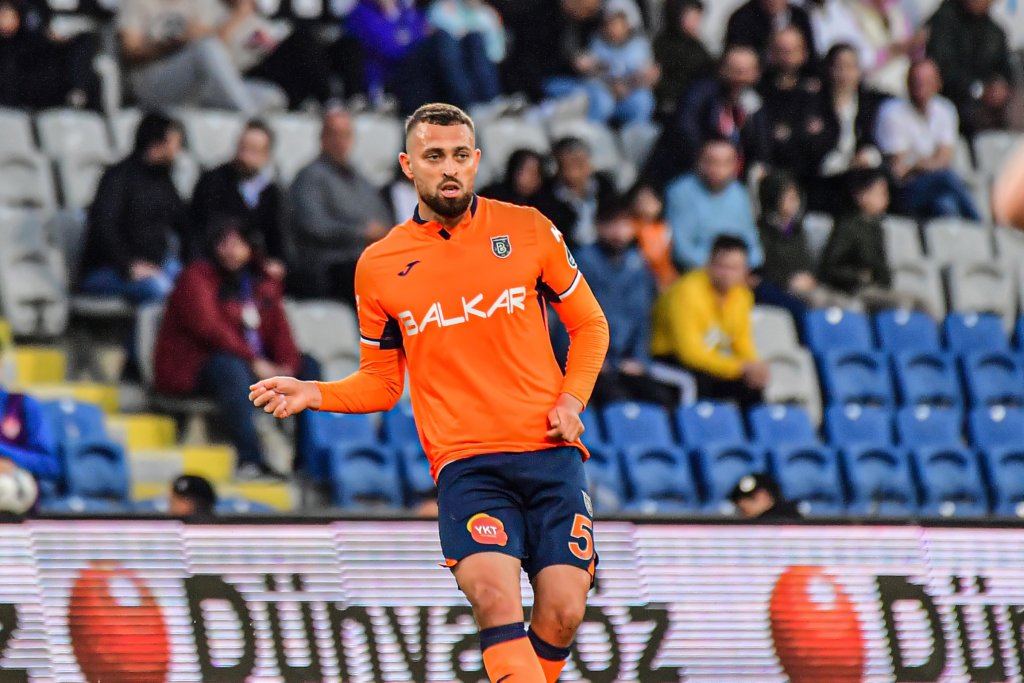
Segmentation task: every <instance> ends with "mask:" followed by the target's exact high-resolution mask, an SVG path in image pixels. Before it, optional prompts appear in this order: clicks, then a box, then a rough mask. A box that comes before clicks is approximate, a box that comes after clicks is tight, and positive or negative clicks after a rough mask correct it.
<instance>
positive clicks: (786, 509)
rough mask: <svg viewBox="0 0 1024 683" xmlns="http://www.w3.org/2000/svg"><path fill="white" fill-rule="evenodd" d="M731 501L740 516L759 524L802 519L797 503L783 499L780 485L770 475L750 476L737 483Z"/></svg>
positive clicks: (758, 474)
mask: <svg viewBox="0 0 1024 683" xmlns="http://www.w3.org/2000/svg"><path fill="white" fill-rule="evenodd" d="M729 500H730V501H732V504H733V505H735V506H736V509H737V510H738V511H739V513H740V516H741V517H744V518H746V519H756V520H757V521H759V522H775V521H785V520H796V519H802V518H803V515H802V514H800V510H799V509H798V508H797V505H796V503H794V502H792V501H789V500H786V499H785V498H783V497H782V492H781V491H780V490H779V484H778V482H777V481H775V478H774V477H773V476H771V475H770V474H761V473H757V474H748V475H747V476H745V477H743V478H742V479H740V480H739V481H738V482H737V483H736V487H735V488H733V490H732V493H730V494H729Z"/></svg>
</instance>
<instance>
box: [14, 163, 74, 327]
mask: <svg viewBox="0 0 1024 683" xmlns="http://www.w3.org/2000/svg"><path fill="white" fill-rule="evenodd" d="M0 184H2V180H0ZM0 305H2V309H3V315H4V317H5V318H6V319H7V321H8V322H9V323H10V324H11V328H12V329H13V330H14V333H15V334H21V335H35V336H44V337H56V336H58V335H60V334H63V332H64V330H65V328H66V327H67V322H68V309H69V305H68V281H67V270H66V269H65V267H64V259H63V258H61V255H60V252H58V251H57V250H56V249H54V248H53V247H50V246H40V245H33V244H18V243H13V244H11V243H9V244H0Z"/></svg>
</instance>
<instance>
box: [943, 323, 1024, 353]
mask: <svg viewBox="0 0 1024 683" xmlns="http://www.w3.org/2000/svg"><path fill="white" fill-rule="evenodd" d="M945 329H946V348H947V349H949V350H950V351H951V352H953V353H955V354H957V355H961V354H965V353H973V352H975V351H1009V350H1010V345H1009V342H1008V341H1007V339H1006V332H1004V331H1003V321H1002V319H1001V318H1000V317H999V316H997V315H991V314H981V315H978V314H977V313H950V314H949V315H948V316H946V323H945Z"/></svg>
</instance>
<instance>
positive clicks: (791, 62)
mask: <svg viewBox="0 0 1024 683" xmlns="http://www.w3.org/2000/svg"><path fill="white" fill-rule="evenodd" d="M807 54H808V53H807V45H806V44H805V43H804V37H803V35H802V34H801V33H800V31H798V30H797V29H796V28H794V27H792V26H789V27H787V28H784V29H782V30H780V31H778V32H777V33H775V34H774V35H773V36H772V42H771V60H770V62H769V68H768V70H767V71H766V72H765V75H764V77H763V78H762V79H761V84H760V87H759V90H760V92H761V96H762V97H763V98H764V105H763V106H762V107H761V110H760V111H758V112H757V113H756V114H755V115H754V116H753V118H752V119H751V120H750V123H749V124H748V125H747V127H746V128H745V129H744V130H743V140H744V142H743V145H744V151H745V152H746V156H747V164H748V168H750V169H751V171H756V172H757V174H758V175H760V174H763V172H764V170H765V169H780V170H785V171H788V172H790V173H792V174H793V175H794V176H796V178H797V179H798V180H799V181H801V182H805V181H807V180H808V179H809V178H810V177H812V176H813V175H814V174H815V173H816V171H817V162H818V160H819V159H820V155H821V151H820V150H821V147H822V144H823V143H822V137H823V135H824V132H825V122H824V120H823V116H822V113H821V112H819V111H818V109H817V107H816V106H815V105H816V104H817V98H818V93H819V91H820V90H821V83H820V81H819V80H818V78H817V77H816V76H812V75H808V62H807Z"/></svg>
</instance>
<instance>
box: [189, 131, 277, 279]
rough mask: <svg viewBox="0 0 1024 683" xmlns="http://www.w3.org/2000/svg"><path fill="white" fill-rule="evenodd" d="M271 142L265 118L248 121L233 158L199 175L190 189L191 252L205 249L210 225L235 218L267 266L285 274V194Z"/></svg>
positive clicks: (204, 250)
mask: <svg viewBox="0 0 1024 683" xmlns="http://www.w3.org/2000/svg"><path fill="white" fill-rule="evenodd" d="M273 144H274V136H273V134H272V133H271V131H270V129H269V128H268V127H267V126H266V124H264V123H262V122H260V121H255V120H254V121H250V122H249V123H247V124H246V125H245V128H244V129H243V130H242V136H241V137H240V138H239V139H238V149H237V150H236V152H235V158H234V159H233V160H231V161H229V162H228V163H226V164H224V165H223V166H219V167H217V168H215V169H211V170H209V171H206V172H205V173H203V174H202V175H201V176H200V177H199V182H198V183H196V187H195V189H194V190H193V191H192V221H191V225H190V235H189V237H188V238H187V239H186V243H187V245H188V249H189V255H190V256H191V257H198V256H201V255H205V253H206V248H207V245H208V244H209V232H210V230H211V229H213V227H214V226H216V225H218V224H219V223H221V222H223V221H224V219H234V220H237V221H239V222H240V223H241V225H242V226H243V229H244V230H245V232H246V234H248V235H251V236H252V238H253V239H258V240H259V241H260V251H261V252H262V253H263V254H265V255H266V262H265V266H266V268H267V271H268V272H270V273H272V274H273V275H274V276H275V277H278V278H283V277H284V274H285V265H284V264H285V247H284V228H283V225H282V223H283V222H284V198H283V197H282V195H281V189H280V188H279V187H278V186H277V184H276V183H275V182H274V169H273V167H272V166H271V164H270V152H271V149H272V147H273Z"/></svg>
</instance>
